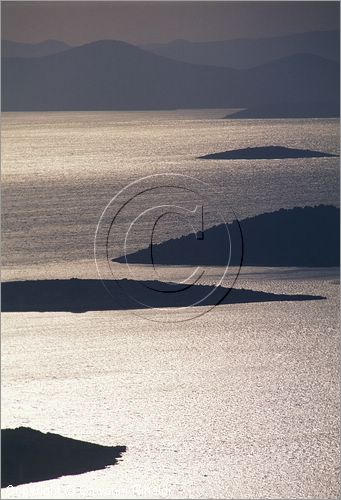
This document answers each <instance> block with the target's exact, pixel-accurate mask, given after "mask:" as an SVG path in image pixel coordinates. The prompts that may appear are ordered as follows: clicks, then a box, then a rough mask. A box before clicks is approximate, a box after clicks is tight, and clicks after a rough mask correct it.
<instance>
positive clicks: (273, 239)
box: [113, 205, 340, 267]
mask: <svg viewBox="0 0 341 500" xmlns="http://www.w3.org/2000/svg"><path fill="white" fill-rule="evenodd" d="M227 229H228V231H229V234H230V238H231V253H229V248H228V245H227V242H226V226H225V225H223V224H221V225H218V226H214V227H211V228H209V229H206V230H205V231H204V232H203V233H202V234H203V237H201V238H197V237H196V236H197V235H195V234H189V235H186V236H182V237H181V238H176V239H170V240H167V241H165V242H162V243H159V244H152V245H150V246H149V247H147V248H144V249H141V250H139V251H137V252H133V253H131V254H128V255H127V256H124V255H123V256H119V257H117V258H114V259H113V261H114V262H120V263H125V262H126V261H127V262H129V264H154V265H187V266H188V265H193V266H194V265H195V266H198V265H208V266H225V265H226V264H227V263H228V262H229V263H230V265H235V266H240V265H248V266H270V267H274V266H275V267H276V266H284V267H290V266H296V267H332V266H339V263H340V209H339V208H337V207H334V206H330V205H319V206H315V207H304V208H301V207H295V208H293V209H281V210H277V211H275V212H270V213H264V214H261V215H257V216H255V217H248V218H246V219H243V220H241V221H239V222H238V221H237V220H234V221H233V222H232V223H230V224H228V225H227Z"/></svg>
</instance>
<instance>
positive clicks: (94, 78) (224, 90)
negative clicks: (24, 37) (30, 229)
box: [2, 40, 339, 116]
mask: <svg viewBox="0 0 341 500" xmlns="http://www.w3.org/2000/svg"><path fill="white" fill-rule="evenodd" d="M50 42H51V41H50ZM50 42H49V43H48V42H46V44H45V50H46V48H47V47H49V48H50V49H51V47H52V46H53V45H54V49H56V45H55V44H54V43H52V44H51V43H50ZM59 48H60V49H61V46H59ZM278 103H282V107H283V106H284V107H285V106H286V105H288V104H290V106H292V107H293V108H295V106H297V107H298V108H299V107H300V106H301V107H304V109H308V110H309V111H310V116H321V109H322V110H325V109H328V116H338V114H339V64H338V63H337V62H335V61H332V60H330V59H326V58H323V57H320V56H317V55H314V54H295V55H292V56H287V57H284V58H281V59H278V60H276V61H272V62H270V63H267V64H262V65H260V66H257V67H254V68H249V69H235V68H227V67H216V66H209V65H198V64H190V63H185V62H181V61H176V60H173V59H169V58H166V57H164V56H159V55H156V54H153V53H151V52H148V51H146V50H143V49H141V48H139V47H136V46H134V45H130V44H128V43H125V42H120V41H111V40H105V41H97V42H93V43H89V44H86V45H82V46H80V47H73V48H66V49H65V47H64V49H63V50H61V51H59V52H57V53H54V54H50V55H45V56H40V57H38V56H36V57H4V58H3V59H2V106H3V110H4V111H47V110H50V111H53V110H56V111H60V110H129V109H130V110H133V109H140V110H144V109H176V108H210V107H211V108H214V107H216V108H218V107H219V108H220V107H221V108H250V109H252V108H257V109H259V108H264V109H268V108H269V107H270V108H272V107H273V106H274V105H275V104H276V105H278ZM322 116H324V115H323V113H322Z"/></svg>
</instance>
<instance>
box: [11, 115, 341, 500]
mask: <svg viewBox="0 0 341 500" xmlns="http://www.w3.org/2000/svg"><path fill="white" fill-rule="evenodd" d="M224 114H225V111H224V110H213V111H205V112H204V111H194V112H193V111H186V112H181V113H180V112H167V113H166V112H165V113H24V114H21V113H13V114H5V117H4V124H3V131H2V142H3V148H2V157H3V234H4V235H3V238H4V242H3V254H4V255H3V259H4V271H3V279H5V280H6V279H7V280H16V279H51V278H71V277H78V278H97V273H96V267H95V264H94V261H93V242H94V233H95V229H96V225H97V222H98V218H99V217H100V215H101V213H102V211H103V209H104V207H105V206H106V204H107V203H108V201H109V200H110V199H111V197H112V196H114V195H115V193H116V192H117V191H118V189H120V188H122V187H124V186H125V185H126V184H127V183H128V182H131V181H133V180H136V179H137V178H139V177H141V176H145V175H149V174H153V173H165V172H175V173H182V174H188V175H191V176H195V177H197V178H198V179H201V180H204V181H206V182H208V183H209V186H210V187H209V190H210V193H209V194H210V195H213V199H214V203H215V208H216V209H217V210H219V211H220V212H222V213H223V214H224V215H225V216H226V217H228V215H229V213H230V212H229V211H230V207H232V209H233V211H234V212H235V213H236V214H237V216H238V217H239V218H243V217H245V216H248V215H254V214H257V213H262V212H265V211H272V210H276V209H278V208H288V207H293V206H304V205H315V204H319V203H327V204H335V205H338V204H339V170H338V168H339V167H338V165H339V159H338V158H326V159H300V160H267V161H261V160H259V161H234V162H228V161H221V162H217V161H202V160H200V161H199V160H197V159H196V157H197V156H199V155H202V154H206V153H209V152H214V151H220V150H226V149H233V148H241V147H247V146H251V145H253V146H259V145H267V144H279V145H283V146H289V147H298V148H307V149H317V150H321V151H327V152H333V153H338V152H339V139H338V138H339V122H338V121H337V120H264V121H262V120H240V121H237V120H236V121H232V120H222V119H221V117H222V116H224ZM227 206H228V208H226V207H227ZM160 227H161V229H160V233H159V234H158V238H159V239H165V238H167V237H174V236H176V235H177V234H178V233H181V232H184V229H183V228H180V227H178V226H176V225H174V223H173V224H172V223H170V222H169V223H168V224H167V223H166V224H164V225H163V226H160ZM141 231H142V232H143V228H142V230H141ZM139 242H140V237H139V234H138V232H137V233H136V235H135V240H134V241H132V243H131V245H132V247H133V248H135V247H138V246H139ZM119 269H120V268H119ZM122 272H123V271H122ZM144 272H145V273H146V276H148V268H146V269H145V270H144ZM173 272H174V276H173V277H174V279H177V277H178V276H180V275H181V274H182V271H181V270H177V269H174V270H173ZM219 272H220V270H219V269H210V270H208V273H207V274H206V278H205V279H206V283H210V282H211V281H212V282H214V279H215V275H216V274H217V273H219ZM119 273H120V271H118V274H119ZM119 276H120V274H119ZM119 276H118V277H119ZM122 276H123V274H122ZM338 277H339V275H338V269H327V270H326V269H324V270H323V269H315V270H310V269H280V270H279V269H259V268H258V269H256V268H245V269H243V270H242V275H241V277H240V279H239V280H238V282H237V287H240V288H241V287H244V288H249V289H253V290H264V291H268V292H272V293H294V294H303V293H306V294H312V295H323V296H325V297H326V300H322V301H309V302H273V303H259V304H236V305H231V306H228V305H226V306H218V307H216V308H215V309H214V310H213V311H211V312H210V313H209V314H206V315H204V316H201V317H200V318H196V319H194V320H192V321H186V322H184V323H181V324H179V323H167V324H163V323H154V322H150V321H147V320H145V319H143V318H141V317H140V316H137V315H135V314H134V313H132V312H131V311H130V312H129V311H110V312H88V313H82V314H72V313H4V314H3V315H2V331H3V337H2V350H3V363H2V377H3V386H2V427H15V426H19V425H24V426H30V427H32V428H35V429H38V430H41V431H51V432H56V433H59V434H62V435H65V436H68V437H73V438H76V439H83V440H85V441H91V442H95V443H99V444H105V445H118V444H120V445H126V446H127V447H128V450H127V452H126V453H125V454H124V455H123V457H122V461H121V462H119V464H118V465H116V466H114V467H110V468H107V469H105V470H102V471H96V472H90V473H87V474H84V475H79V476H69V477H63V478H60V479H56V480H52V481H46V482H41V483H35V484H30V485H24V486H19V487H16V488H10V489H6V490H3V491H2V495H3V497H11V498H12V497H13V498H26V497H30V498H52V497H53V498H60V497H63V498H73V497H78V498H113V497H114V498H152V497H153V498H160V497H166V498H308V497H309V498H337V497H338V492H339V472H338V468H339V417H338V412H339V379H338V366H339V352H338V325H339V315H338V307H339V302H338V294H339V285H338V282H339V280H338ZM154 314H155V318H156V319H157V317H158V315H159V314H160V311H155V313H154ZM181 314H183V313H182V312H180V311H176V310H175V311H174V316H175V317H178V315H181ZM180 319H181V318H180Z"/></svg>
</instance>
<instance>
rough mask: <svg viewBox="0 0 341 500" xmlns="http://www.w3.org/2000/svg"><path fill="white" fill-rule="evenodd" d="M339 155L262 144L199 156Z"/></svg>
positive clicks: (266, 157) (210, 158)
mask: <svg viewBox="0 0 341 500" xmlns="http://www.w3.org/2000/svg"><path fill="white" fill-rule="evenodd" d="M335 156H338V155H335V154H332V153H324V152H323V151H312V150H309V149H293V148H287V147H285V146H260V147H254V148H244V149H233V150H230V151H222V152H219V153H210V154H207V155H204V156H199V159H201V160H278V159H282V158H324V157H335Z"/></svg>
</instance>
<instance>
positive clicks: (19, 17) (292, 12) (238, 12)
mask: <svg viewBox="0 0 341 500" xmlns="http://www.w3.org/2000/svg"><path fill="white" fill-rule="evenodd" d="M339 5H340V4H339V2H327V1H317V2H298V1H292V2H257V1H252V2H246V1H245V2H244V1H241V2H224V1H221V2H211V1H210V2H179V1H173V2H141V1H139V2H129V1H125V2H94V1H87V2H82V1H79V2H73V1H60V2H53V1H51V2H50V1H44V2H31V1H24V2H16V1H3V2H2V3H1V13H2V21H1V25H2V39H7V40H15V41H19V42H29V43H37V42H41V41H43V40H46V39H57V40H62V41H64V42H66V43H69V44H71V45H80V44H83V43H87V42H91V41H94V40H100V39H115V40H123V41H126V42H130V43H134V44H143V43H156V42H167V41H170V40H175V39H179V38H182V39H186V40H192V41H207V40H228V39H233V38H250V37H251V38H254V37H255V38H256V37H269V36H274V35H284V34H289V33H297V32H305V31H319V30H332V29H339Z"/></svg>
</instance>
